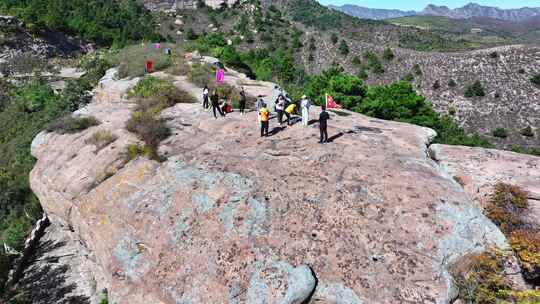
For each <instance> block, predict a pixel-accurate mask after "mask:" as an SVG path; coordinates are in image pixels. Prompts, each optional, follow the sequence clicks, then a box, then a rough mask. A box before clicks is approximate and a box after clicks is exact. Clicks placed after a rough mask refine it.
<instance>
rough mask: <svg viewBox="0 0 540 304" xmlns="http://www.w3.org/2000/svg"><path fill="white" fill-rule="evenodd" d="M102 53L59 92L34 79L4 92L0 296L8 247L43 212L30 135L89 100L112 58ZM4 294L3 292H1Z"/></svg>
mask: <svg viewBox="0 0 540 304" xmlns="http://www.w3.org/2000/svg"><path fill="white" fill-rule="evenodd" d="M101 61H102V59H100V57H99V56H97V55H94V56H93V58H92V59H87V60H85V62H86V63H87V62H93V64H91V65H89V67H88V73H87V75H85V76H84V77H83V78H81V79H79V80H75V81H70V82H69V83H68V85H67V87H66V89H64V91H63V92H62V93H61V94H60V95H55V94H52V90H51V88H50V86H49V85H48V84H47V83H46V82H45V81H42V80H40V79H34V80H31V81H29V82H24V83H21V84H19V85H16V86H11V85H5V84H4V87H5V88H7V89H8V90H7V91H5V92H3V93H2V94H0V100H1V101H2V102H1V104H2V106H0V121H2V127H1V128H0V189H2V191H1V193H0V242H2V243H3V244H5V245H6V246H7V247H4V246H1V248H0V298H9V297H10V296H11V295H12V292H13V290H12V289H11V287H12V286H5V285H4V284H5V279H6V277H7V271H8V270H9V268H8V267H9V265H10V263H11V261H12V256H10V255H8V254H7V252H6V251H5V248H12V249H13V250H16V251H19V250H21V249H22V247H23V243H24V239H25V237H26V235H27V233H28V232H29V231H30V229H31V226H32V225H33V223H34V222H35V220H36V219H37V218H38V217H39V216H41V208H40V206H39V202H38V200H37V198H36V197H35V196H34V194H33V193H32V191H31V190H30V188H29V184H28V175H29V173H30V170H31V169H32V167H33V166H34V162H35V159H34V158H33V157H32V156H31V155H30V144H31V142H32V139H33V138H34V137H35V136H36V135H37V133H39V132H40V131H41V130H43V129H44V128H45V127H46V126H47V125H48V124H49V123H51V122H52V121H54V120H56V119H58V118H59V117H62V116H64V115H67V114H69V113H71V112H72V111H74V110H76V109H78V108H79V107H80V106H81V105H84V104H85V103H86V102H87V101H88V94H87V91H88V90H90V89H92V88H93V87H94V86H95V84H96V81H95V79H99V78H101V75H103V73H104V70H105V69H106V68H107V66H108V64H107V63H106V62H101ZM2 296H3V297H2Z"/></svg>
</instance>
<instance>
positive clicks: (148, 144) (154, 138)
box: [126, 76, 196, 161]
mask: <svg viewBox="0 0 540 304" xmlns="http://www.w3.org/2000/svg"><path fill="white" fill-rule="evenodd" d="M129 96H130V97H135V98H137V106H136V107H135V110H134V111H133V112H132V114H131V117H130V119H129V120H128V121H127V122H126V129H127V130H128V131H130V132H132V133H135V134H137V136H138V137H139V139H141V140H142V141H143V142H144V143H145V145H144V147H145V148H144V149H139V150H135V151H142V152H144V153H138V154H137V155H145V156H148V157H149V158H151V159H154V160H158V161H162V160H164V158H162V157H161V156H160V155H159V154H158V151H157V150H158V146H159V143H160V142H161V141H162V140H164V139H166V138H167V137H169V135H170V134H171V131H170V129H169V127H167V124H166V121H165V119H163V118H161V117H160V116H159V115H160V113H161V111H162V110H163V109H165V108H168V107H171V106H173V105H175V104H177V103H193V102H196V100H195V98H194V97H192V96H191V95H190V94H189V93H187V92H185V91H183V90H180V89H179V88H177V87H176V86H174V85H173V84H172V83H170V82H169V81H167V80H163V79H157V78H154V77H152V76H147V77H145V78H143V79H142V80H140V81H139V82H138V83H137V85H136V86H135V87H134V88H133V90H132V91H131V92H130V94H129ZM128 152H129V149H128ZM129 155H133V153H131V154H130V153H128V156H129ZM130 158H132V157H131V156H130Z"/></svg>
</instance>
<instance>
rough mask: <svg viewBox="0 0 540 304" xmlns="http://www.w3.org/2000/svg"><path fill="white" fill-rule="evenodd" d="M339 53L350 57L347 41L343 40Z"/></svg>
mask: <svg viewBox="0 0 540 304" xmlns="http://www.w3.org/2000/svg"><path fill="white" fill-rule="evenodd" d="M339 53H340V54H341V55H343V56H347V55H349V45H348V44H347V41H345V40H341V42H340V43H339Z"/></svg>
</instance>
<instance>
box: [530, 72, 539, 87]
mask: <svg viewBox="0 0 540 304" xmlns="http://www.w3.org/2000/svg"><path fill="white" fill-rule="evenodd" d="M531 82H532V83H533V84H535V85H537V86H540V73H539V74H536V75H534V76H533V77H531Z"/></svg>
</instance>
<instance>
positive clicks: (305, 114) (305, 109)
mask: <svg viewBox="0 0 540 304" xmlns="http://www.w3.org/2000/svg"><path fill="white" fill-rule="evenodd" d="M310 107H311V102H310V101H309V99H308V98H307V96H306V95H303V96H302V99H301V100H300V108H301V109H302V126H307V125H308V122H309V108H310Z"/></svg>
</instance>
